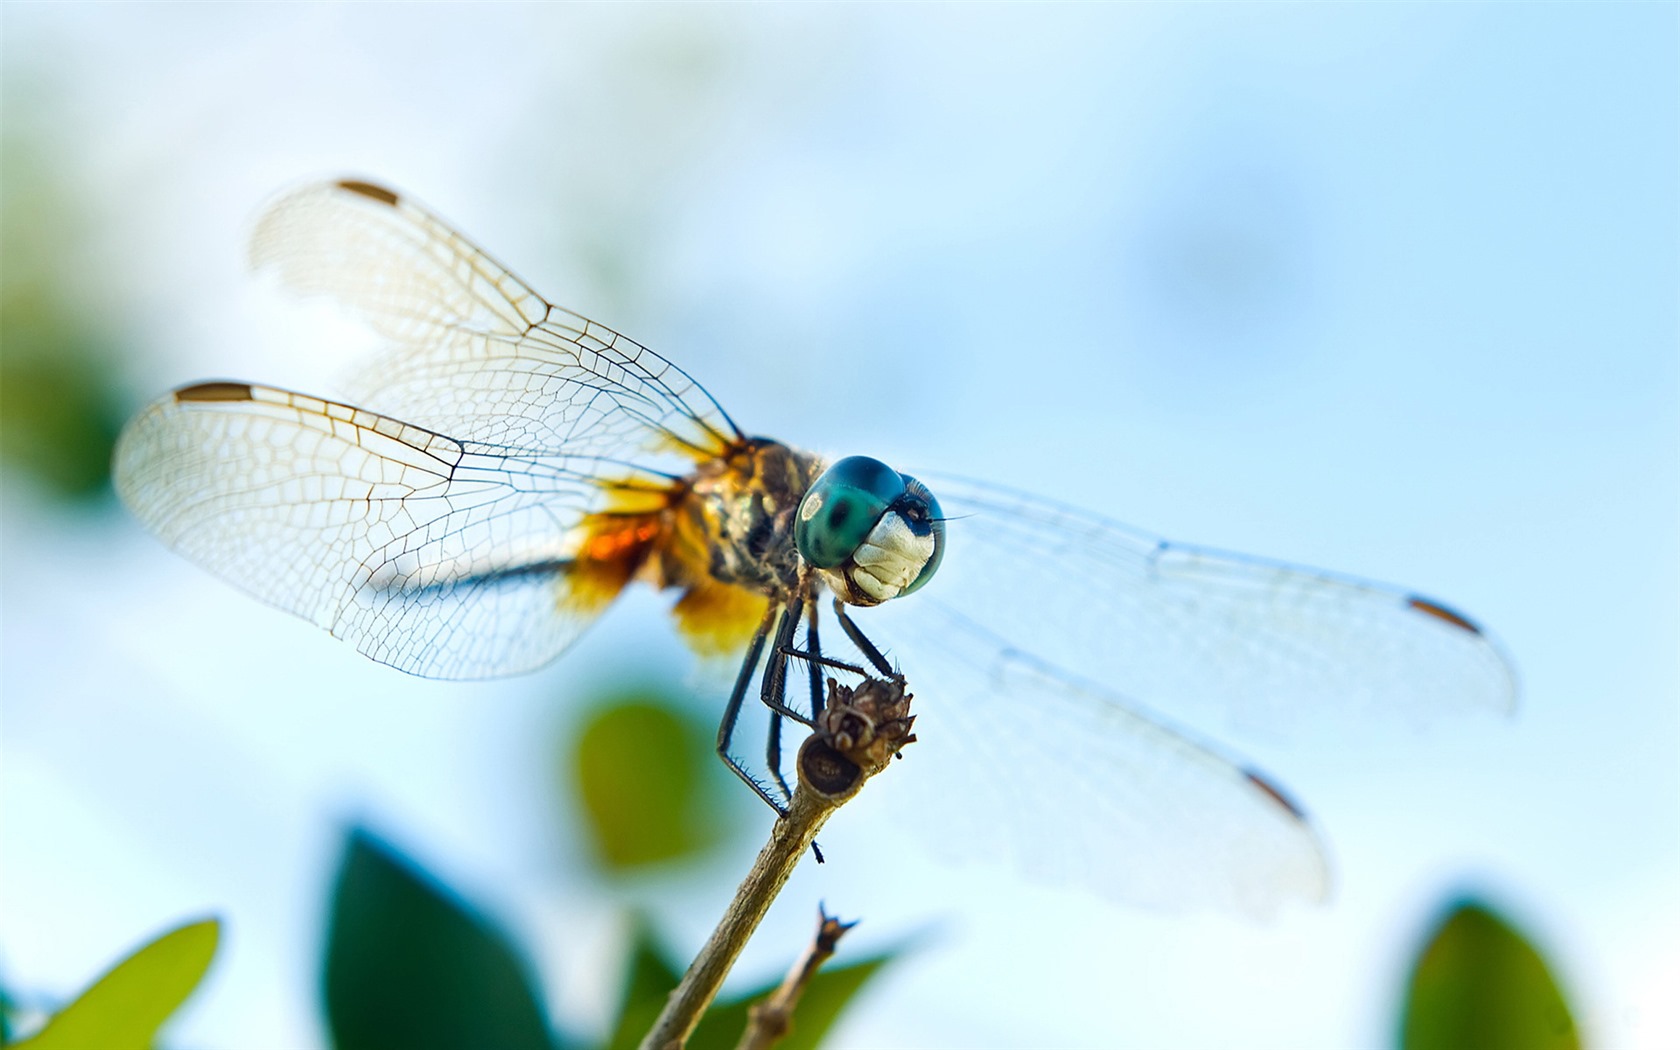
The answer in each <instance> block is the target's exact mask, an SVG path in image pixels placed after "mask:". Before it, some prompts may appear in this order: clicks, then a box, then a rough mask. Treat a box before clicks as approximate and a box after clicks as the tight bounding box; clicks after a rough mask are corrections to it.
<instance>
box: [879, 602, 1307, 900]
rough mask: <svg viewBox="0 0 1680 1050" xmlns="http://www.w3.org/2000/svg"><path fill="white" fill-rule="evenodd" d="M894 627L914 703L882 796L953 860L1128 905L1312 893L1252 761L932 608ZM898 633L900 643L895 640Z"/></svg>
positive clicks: (1280, 806) (1292, 830) (1299, 828)
mask: <svg viewBox="0 0 1680 1050" xmlns="http://www.w3.org/2000/svg"><path fill="white" fill-rule="evenodd" d="M917 627H918V629H917V630H916V631H915V632H913V633H912V634H910V635H908V636H902V635H896V634H895V635H894V641H895V649H894V654H895V656H896V657H897V658H898V659H899V660H900V661H901V663H902V666H903V667H904V668H905V670H906V672H907V673H908V674H909V675H910V687H911V691H912V692H913V693H914V694H915V703H914V708H915V709H916V710H917V711H918V712H919V714H918V721H917V726H916V728H917V737H918V739H917V741H916V743H915V745H914V746H913V747H912V748H910V749H908V750H907V751H906V752H905V761H904V762H903V763H902V764H901V765H899V766H897V767H895V769H894V772H893V774H892V776H891V777H890V778H889V779H890V780H891V781H892V782H893V783H892V784H891V786H890V787H889V786H887V785H883V790H887V791H891V792H894V793H895V805H894V809H895V811H897V812H900V813H902V814H904V815H905V819H906V820H908V821H909V822H910V823H911V824H912V826H913V827H914V829H915V830H916V832H917V837H918V838H919V839H920V840H921V841H923V842H926V843H929V844H930V845H932V846H933V847H934V848H935V849H939V850H942V851H944V852H947V853H953V854H956V855H957V856H958V857H960V858H970V859H971V858H973V857H974V856H976V855H981V856H988V857H993V858H996V859H1001V860H1004V861H1006V862H1009V863H1011V864H1012V865H1013V866H1015V867H1016V868H1018V869H1019V870H1021V871H1023V872H1024V873H1026V874H1028V875H1029V876H1032V877H1035V878H1037V879H1039V880H1040V881H1046V882H1050V883H1072V884H1076V885H1082V886H1085V887H1087V888H1090V889H1093V890H1095V891H1097V892H1098V893H1100V894H1102V895H1104V896H1106V897H1109V898H1111V899H1114V900H1117V901H1121V902H1123V903H1126V904H1132V905H1141V906H1144V907H1150V908H1158V909H1163V910H1207V909H1212V910H1222V911H1231V912H1238V913H1242V914H1246V915H1250V916H1254V917H1257V918H1265V917H1268V916H1270V915H1271V914H1272V913H1273V912H1275V911H1276V910H1277V909H1278V908H1279V907H1280V906H1281V905H1284V904H1286V903H1288V902H1292V901H1294V902H1309V903H1310V902H1317V901H1321V900H1323V899H1324V898H1325V897H1326V896H1327V895H1328V893H1329V888H1330V875H1329V871H1328V868H1327V866H1326V862H1325V859H1324V853H1323V849H1322V846H1321V844H1320V842H1319V839H1318V836H1317V835H1316V833H1315V832H1314V831H1313V828H1312V827H1311V825H1310V824H1309V823H1308V822H1307V821H1306V819H1305V818H1304V817H1303V816H1302V815H1301V813H1300V812H1299V811H1298V810H1297V809H1295V807H1294V806H1293V804H1292V803H1290V802H1289V801H1287V800H1286V799H1285V798H1284V796H1283V795H1282V794H1281V792H1280V791H1279V790H1278V789H1276V788H1274V787H1272V786H1271V785H1270V784H1269V782H1268V781H1266V780H1265V779H1264V778H1263V777H1262V776H1260V775H1259V774H1258V773H1255V772H1253V771H1251V770H1248V769H1245V768H1244V767H1242V766H1241V765H1239V764H1238V763H1236V762H1233V761H1231V760H1229V759H1227V758H1224V757H1222V756H1220V755H1219V754H1217V753H1216V752H1215V751H1213V750H1212V749H1210V748H1209V747H1207V746H1205V745H1204V744H1201V743H1199V742H1197V741H1196V740H1195V739H1193V738H1192V737H1190V736H1188V735H1186V734H1184V733H1183V732H1181V731H1178V730H1175V729H1172V728H1169V727H1168V726H1166V725H1164V724H1162V723H1160V722H1158V721H1155V720H1153V719H1151V718H1149V717H1147V716H1145V715H1143V714H1141V713H1140V712H1138V711H1136V710H1134V709H1133V708H1131V707H1130V706H1128V705H1127V704H1126V703H1125V702H1124V701H1123V700H1122V699H1121V698H1119V697H1117V696H1114V695H1113V694H1110V693H1107V692H1106V691H1104V690H1101V689H1098V688H1095V687H1093V686H1091V685H1089V684H1086V683H1081V682H1077V681H1075V680H1073V679H1071V678H1068V677H1067V676H1065V675H1062V674H1060V673H1058V672H1057V671H1056V670H1055V669H1054V668H1050V667H1048V666H1046V665H1043V664H1041V663H1038V662H1036V661H1033V660H1030V659H1028V658H1025V657H1024V656H1021V655H1019V654H1015V655H1011V656H1004V657H1002V658H1001V659H1000V658H999V655H998V650H997V648H996V647H995V645H993V644H992V643H991V640H990V639H988V638H986V637H985V635H984V634H983V633H981V632H977V631H975V630H973V629H972V627H971V625H969V624H967V623H965V622H963V621H962V620H961V619H960V618H956V617H953V616H951V615H950V613H949V611H948V610H946V609H943V608H937V607H936V608H933V609H931V610H924V616H923V618H922V619H921V620H920V621H919V622H918V624H917ZM897 643H902V644H897Z"/></svg>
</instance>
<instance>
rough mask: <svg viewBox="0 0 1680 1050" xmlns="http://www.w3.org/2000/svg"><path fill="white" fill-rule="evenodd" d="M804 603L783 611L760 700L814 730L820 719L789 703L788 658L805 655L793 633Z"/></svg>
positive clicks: (765, 671) (778, 712)
mask: <svg viewBox="0 0 1680 1050" xmlns="http://www.w3.org/2000/svg"><path fill="white" fill-rule="evenodd" d="M802 604H803V603H794V602H789V603H788V605H787V607H786V608H784V609H783V610H782V618H781V621H780V623H779V624H778V625H777V628H776V640H775V643H774V644H773V645H772V646H771V649H770V661H769V663H767V664H766V665H765V668H764V684H763V687H762V688H761V689H760V690H759V700H760V701H762V702H763V704H764V706H765V707H768V708H769V709H770V710H771V711H774V712H775V713H776V714H778V715H781V716H782V717H783V718H786V719H789V720H791V721H794V722H798V723H799V724H800V725H802V726H804V727H806V728H807V729H813V728H815V727H816V719H815V718H814V717H812V716H811V715H807V714H805V713H804V712H803V711H796V710H794V709H793V708H792V707H789V706H788V703H787V669H788V660H789V659H790V658H792V657H794V656H802V655H804V654H802V653H801V652H800V651H799V650H797V649H795V648H794V647H793V633H794V631H795V630H797V629H798V627H799V621H800V620H801V619H802V618H803V614H804V611H805V610H804V609H803V608H802V607H801V606H802Z"/></svg>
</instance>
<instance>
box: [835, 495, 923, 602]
mask: <svg viewBox="0 0 1680 1050" xmlns="http://www.w3.org/2000/svg"><path fill="white" fill-rule="evenodd" d="M931 557H933V534H932V533H929V534H928V535H926V536H918V535H916V534H915V533H914V532H911V531H910V524H909V522H907V521H905V520H904V517H903V515H900V514H885V515H882V517H881V520H880V521H878V522H876V523H875V527H874V528H873V529H871V530H870V532H869V536H868V538H866V539H865V540H864V541H863V543H862V544H860V545H859V546H858V549H857V551H856V552H855V553H853V555H852V561H853V562H854V563H855V567H854V568H853V569H852V570H851V571H850V572H848V573H847V574H846V575H847V577H848V578H849V579H850V580H851V582H852V585H853V586H855V587H856V588H857V589H858V590H860V591H862V592H863V593H864V594H867V595H868V596H869V597H871V598H873V599H875V601H876V602H877V603H880V602H884V601H886V600H888V599H889V598H896V597H898V594H899V592H900V591H902V590H904V588H906V587H908V586H910V584H912V583H914V582H915V580H916V577H917V576H918V575H920V573H921V571H922V567H923V566H925V565H926V564H927V563H928V559H929V558H931Z"/></svg>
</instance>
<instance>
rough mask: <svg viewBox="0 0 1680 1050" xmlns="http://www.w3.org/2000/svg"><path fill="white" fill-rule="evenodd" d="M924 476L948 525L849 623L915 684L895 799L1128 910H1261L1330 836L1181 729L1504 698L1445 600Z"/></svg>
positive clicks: (1497, 678) (1279, 897)
mask: <svg viewBox="0 0 1680 1050" xmlns="http://www.w3.org/2000/svg"><path fill="white" fill-rule="evenodd" d="M918 476H920V477H922V478H923V479H924V480H925V481H927V482H928V484H929V485H930V486H931V487H932V488H933V490H934V492H935V494H936V495H937V496H938V498H939V501H940V504H941V506H942V508H943V510H944V512H945V514H946V516H947V518H948V519H949V520H948V522H947V526H946V529H947V550H946V554H945V559H944V562H943V564H942V565H941V567H940V570H939V573H938V575H937V576H935V577H934V579H933V580H932V581H930V582H929V584H928V585H927V587H926V589H925V590H923V591H921V592H919V593H917V594H916V595H914V596H912V597H910V598H908V599H906V600H904V601H899V602H889V603H887V604H886V605H883V606H881V607H879V608H878V609H871V610H868V611H867V612H863V613H860V614H858V620H859V623H860V626H862V627H863V628H864V629H865V631H866V632H867V633H868V634H869V635H870V636H871V637H874V638H876V639H877V640H878V641H880V642H882V643H883V644H886V645H888V646H890V655H891V656H892V658H893V659H894V660H895V661H896V662H897V663H898V665H899V666H900V667H901V668H902V670H903V671H904V673H905V674H906V675H907V676H908V679H909V683H910V687H911V690H912V692H913V693H915V695H916V709H917V710H918V711H919V713H920V719H919V721H918V723H917V731H918V736H919V740H918V742H917V744H916V745H915V747H914V748H913V749H912V750H911V751H909V752H907V753H906V761H905V763H904V764H903V768H902V773H895V774H894V776H893V779H894V780H896V781H900V783H901V784H902V786H903V789H904V790H905V792H906V794H907V795H910V796H912V798H906V799H905V805H904V806H903V807H902V808H903V809H904V810H905V811H907V812H909V813H911V814H912V815H913V819H916V820H918V821H919V822H921V823H922V824H923V825H924V826H923V829H922V830H923V831H924V832H925V834H926V837H927V838H928V839H929V840H931V841H935V842H943V843H945V844H946V845H947V846H949V847H950V848H953V849H955V850H957V851H959V852H962V853H976V852H981V853H986V852H997V851H1000V850H1001V851H1002V852H1004V853H1007V854H1009V855H1011V858H1012V859H1013V861H1014V862H1015V863H1016V864H1017V865H1018V866H1020V867H1022V868H1024V869H1026V870H1028V871H1029V872H1033V873H1036V874H1038V875H1039V876H1041V877H1046V878H1049V879H1051V880H1052V881H1054V880H1066V881H1073V882H1077V883H1080V884H1083V885H1087V886H1089V887H1091V888H1093V889H1095V890H1097V891H1098V892H1101V893H1103V894H1105V895H1108V896H1111V897H1114V898H1116V899H1120V900H1123V901H1126V902H1129V903H1134V904H1144V905H1148V906H1154V907H1164V908H1218V909H1225V910H1236V911H1241V912H1245V913H1250V914H1257V915H1264V914H1266V913H1267V912H1269V911H1271V910H1272V909H1274V908H1275V907H1276V906H1277V905H1279V904H1281V903H1283V902H1285V901H1288V900H1309V901H1310V900H1317V899H1319V898H1321V897H1323V896H1324V895H1325V893H1326V891H1327V887H1328V874H1327V871H1326V866H1325V862H1324V859H1323V854H1322V850H1321V847H1320V844H1319V841H1318V839H1317V837H1316V835H1315V834H1314V832H1313V830H1312V828H1311V827H1310V825H1309V824H1308V823H1307V822H1306V820H1305V819H1304V818H1303V817H1302V816H1301V815H1300V813H1299V812H1298V811H1297V810H1296V809H1295V807H1294V806H1293V804H1291V803H1288V802H1287V801H1286V800H1285V799H1284V797H1283V795H1282V794H1281V792H1280V791H1279V790H1278V789H1277V788H1275V787H1273V786H1272V785H1271V784H1270V783H1269V782H1268V781H1267V780H1266V779H1265V778H1264V777H1262V776H1260V775H1259V774H1257V773H1255V772H1254V771H1253V770H1251V769H1249V768H1246V767H1245V766H1244V765H1243V764H1242V763H1241V762H1239V761H1236V760H1233V759H1230V758H1226V757H1223V756H1222V755H1220V754H1219V753H1218V751H1217V750H1216V749H1214V748H1212V747H1210V746H1208V745H1207V744H1205V743H1203V742H1202V741H1200V740H1199V739H1198V738H1197V737H1196V736H1194V735H1192V734H1191V733H1190V732H1189V731H1187V730H1185V729H1182V728H1179V727H1180V726H1181V725H1194V726H1197V727H1199V728H1202V729H1206V730H1211V729H1214V728H1217V727H1218V726H1219V725H1221V724H1224V723H1229V722H1233V721H1234V722H1235V723H1236V724H1237V725H1238V726H1240V727H1245V728H1252V729H1256V730H1259V731H1262V732H1263V733H1267V734H1272V735H1277V734H1276V731H1278V730H1287V729H1288V728H1289V726H1290V724H1291V723H1311V722H1313V721H1314V720H1317V719H1320V718H1321V717H1322V716H1325V715H1333V716H1336V717H1341V718H1351V719H1355V720H1357V719H1360V718H1364V717H1369V716H1374V715H1376V714H1378V713H1379V712H1382V713H1386V714H1388V715H1389V716H1391V717H1392V716H1394V715H1398V716H1399V717H1400V719H1401V720H1402V721H1406V720H1418V721H1421V720H1424V719H1426V718H1427V717H1429V716H1431V715H1433V714H1435V713H1437V712H1442V711H1446V710H1449V709H1455V708H1490V709H1493V710H1505V709H1508V708H1509V707H1510V706H1511V704H1512V703H1513V701H1514V692H1515V687H1514V680H1513V675H1512V671H1511V667H1510V664H1509V663H1508V661H1507V660H1506V658H1505V657H1504V655H1503V653H1502V652H1501V651H1500V650H1499V648H1498V647H1497V646H1496V645H1495V644H1494V643H1493V642H1492V641H1491V640H1490V639H1489V638H1488V637H1487V636H1486V635H1485V634H1483V633H1482V632H1481V631H1480V630H1479V629H1477V628H1476V627H1475V625H1474V624H1472V623H1471V622H1470V621H1469V620H1467V619H1466V618H1464V617H1463V616H1461V615H1460V614H1458V613H1456V612H1453V611H1452V610H1451V609H1449V608H1447V607H1446V606H1443V605H1441V604H1439V603H1437V602H1433V601H1430V600H1429V599H1425V598H1421V597H1419V596H1417V595H1415V594H1412V593H1410V592H1407V591H1405V590H1402V589H1398V588H1393V587H1388V586H1385V585H1382V584H1375V583H1368V582H1364V581H1359V580H1355V579H1351V578H1347V577H1342V576H1337V575H1334V574H1330V573H1325V572H1320V571H1317V570H1313V569H1304V568H1296V567H1291V566H1287V565H1282V564H1279V563H1275V562H1269V561H1265V560H1262V559H1256V558H1247V557H1244V556H1241V555H1234V554H1226V553H1221V552H1217V551H1211V550H1206V549H1201V548H1194V547H1187V546H1182V545H1179V544H1174V543H1169V542H1167V541H1165V540H1162V539H1160V538H1159V537H1156V536H1152V535H1149V534H1147V533H1143V532H1140V531H1138V530H1135V529H1131V528H1129V527H1127V526H1124V525H1119V524H1116V523H1114V522H1109V521H1105V520H1103V519H1101V518H1098V517H1096V516H1094V515H1091V514H1088V513H1086V512H1082V511H1078V510H1074V509H1072V508H1068V507H1063V506H1058V505H1056V504H1053V503H1050V502H1048V501H1045V500H1041V499H1037V498H1034V497H1030V496H1026V495H1023V494H1020V493H1016V492H1011V491H1008V490H1003V489H998V488H994V487H991V486H988V485H985V484H982V483H979V482H973V481H969V480H966V479H960V478H951V477H942V476H939V475H937V474H922V473H918ZM924 813H926V814H932V819H928V820H925V821H923V820H922V818H921V816H920V814H924Z"/></svg>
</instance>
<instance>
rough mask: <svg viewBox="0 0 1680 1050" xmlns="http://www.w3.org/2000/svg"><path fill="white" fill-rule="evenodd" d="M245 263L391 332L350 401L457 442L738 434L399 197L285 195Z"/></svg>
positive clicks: (573, 448)
mask: <svg viewBox="0 0 1680 1050" xmlns="http://www.w3.org/2000/svg"><path fill="white" fill-rule="evenodd" d="M251 259H252V263H253V265H255V266H256V267H257V268H259V269H265V270H272V271H274V272H276V273H278V274H279V276H280V279H281V281H282V283H283V284H284V285H285V286H286V287H288V288H290V289H292V290H294V291H296V292H299V293H301V294H305V295H322V296H327V297H329V298H331V299H332V300H334V301H335V302H337V303H339V304H340V305H342V306H344V307H347V308H349V309H350V310H352V311H353V312H354V313H356V314H358V315H359V316H361V317H362V318H363V319H365V320H366V321H367V322H368V323H369V324H371V325H372V326H373V327H374V329H375V330H376V331H378V332H379V333H380V334H381V335H383V336H385V337H386V338H387V339H388V340H389V341H390V344H391V345H390V346H389V348H388V349H387V350H386V352H385V353H384V354H382V355H379V356H378V357H376V359H375V360H373V361H372V362H371V364H370V365H369V366H368V367H367V368H366V369H365V370H364V371H363V372H361V373H360V374H359V376H358V377H357V378H356V379H355V380H354V381H353V382H352V383H351V385H350V389H349V391H348V393H349V395H350V398H349V399H350V400H352V401H354V402H355V403H357V404H360V405H363V406H365V407H367V408H370V409H373V410H374V411H377V412H380V413H383V414H386V415H389V416H392V417H393V418H397V419H404V420H407V421H409V422H411V423H414V424H417V425H420V426H424V427H426V428H428V429H431V430H436V431H438V432H440V433H446V434H451V435H454V436H455V437H457V438H459V439H463V440H475V441H481V442H484V443H486V444H492V445H499V446H502V447H506V448H512V449H519V450H524V451H533V452H535V451H556V450H564V451H565V452H567V453H568V454H571V455H593V456H601V457H618V458H622V459H628V460H631V461H634V462H638V463H647V462H648V455H649V454H654V453H672V452H680V453H683V454H684V455H685V456H686V457H687V458H688V459H690V460H694V459H700V458H705V457H708V456H712V455H716V454H718V453H719V452H721V451H722V450H723V449H725V448H727V447H729V446H730V445H733V444H734V443H736V442H737V441H739V440H740V439H741V434H740V432H739V431H738V430H737V429H736V427H735V425H734V423H733V422H732V421H730V419H729V417H728V415H727V414H726V413H725V412H724V411H723V409H722V408H721V407H720V406H719V405H718V404H717V402H715V401H714V400H712V398H711V396H710V395H709V394H707V393H706V391H705V390H704V389H703V388H702V387H701V386H700V385H699V384H697V383H696V382H695V381H694V380H693V379H691V378H690V377H689V376H688V375H687V374H686V373H685V372H683V371H682V370H681V369H679V368H677V367H676V366H675V365H673V364H671V362H669V361H667V360H665V359H664V358H663V357H660V356H659V355H658V354H656V353H654V352H653V351H651V350H648V349H647V348H646V347H643V346H641V345H639V344H637V343H635V342H633V341H631V340H629V339H626V338H625V337H624V336H622V335H619V334H618V333H617V332H614V331H612V330H611V329H609V328H606V327H604V326H602V325H599V324H596V323H595V322H593V321H590V320H588V319H586V318H584V317H581V316H579V315H577V314H575V313H572V312H571V311H568V310H564V309H561V308H559V307H556V306H553V305H551V304H549V303H548V302H547V301H546V300H544V299H543V298H542V297H541V296H539V295H538V294H537V293H536V292H534V291H532V290H531V288H530V287H529V286H528V285H526V284H525V283H524V282H523V281H521V280H520V279H519V278H517V277H515V276H514V275H513V274H512V273H510V272H509V271H508V270H507V269H506V268H504V267H503V266H501V265H500V264H499V263H497V262H496V261H495V260H494V259H492V258H490V256H489V255H488V254H486V253H485V252H484V251H483V250H481V249H480V248H478V247H477V246H476V245H474V244H473V243H472V242H471V241H469V240H468V239H467V238H466V237H464V236H462V235H461V234H460V233H458V232H456V231H455V230H454V229H452V228H451V227H449V226H448V225H447V224H445V223H444V222H443V221H442V220H440V219H438V218H437V217H436V216H434V215H432V214H431V213H430V212H428V211H427V210H425V209H424V208H422V207H421V206H420V205H418V204H416V203H415V202H413V201H412V200H409V199H408V198H406V197H403V196H400V195H398V194H397V193H395V192H392V191H391V190H388V189H385V188H383V187H380V186H375V185H373V184H371V183H366V182H357V181H351V180H345V181H340V182H330V183H320V184H317V185H312V186H307V187H304V188H302V189H299V190H296V191H293V192H292V193H289V194H287V195H285V196H283V197H281V198H280V199H279V200H278V201H276V202H275V203H274V204H273V205H272V206H270V208H269V209H268V211H267V212H266V213H265V214H264V215H263V216H262V218H261V219H260V220H259V221H258V223H257V228H256V232H255V233H254V235H253V237H252V244H251Z"/></svg>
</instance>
